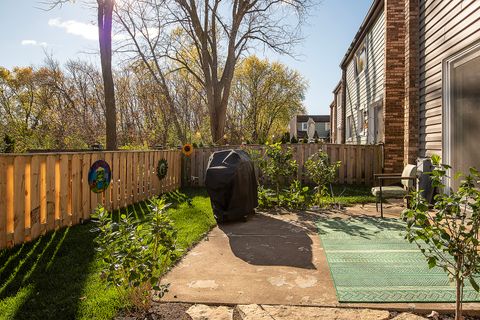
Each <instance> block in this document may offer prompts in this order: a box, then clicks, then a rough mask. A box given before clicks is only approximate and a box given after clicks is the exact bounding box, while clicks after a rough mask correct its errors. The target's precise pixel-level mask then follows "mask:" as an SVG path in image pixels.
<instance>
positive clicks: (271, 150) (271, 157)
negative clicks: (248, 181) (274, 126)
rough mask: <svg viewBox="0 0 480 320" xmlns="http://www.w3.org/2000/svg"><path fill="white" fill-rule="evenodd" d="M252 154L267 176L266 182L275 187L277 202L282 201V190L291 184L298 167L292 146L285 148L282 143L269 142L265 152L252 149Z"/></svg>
mask: <svg viewBox="0 0 480 320" xmlns="http://www.w3.org/2000/svg"><path fill="white" fill-rule="evenodd" d="M250 156H251V157H252V160H253V161H254V162H255V163H256V165H257V166H258V167H259V168H260V170H261V172H262V174H263V175H264V176H265V177H266V178H267V181H266V183H267V184H270V185H271V186H272V187H274V192H275V193H276V197H277V203H280V191H281V190H282V189H283V188H285V187H286V186H288V185H289V184H290V182H291V181H292V179H293V176H294V174H295V173H296V172H297V169H298V165H297V162H296V161H295V160H293V151H292V148H289V147H285V148H283V147H282V145H281V144H280V143H274V144H268V143H267V144H266V148H265V153H263V154H262V153H259V152H258V151H257V152H256V151H252V152H250Z"/></svg>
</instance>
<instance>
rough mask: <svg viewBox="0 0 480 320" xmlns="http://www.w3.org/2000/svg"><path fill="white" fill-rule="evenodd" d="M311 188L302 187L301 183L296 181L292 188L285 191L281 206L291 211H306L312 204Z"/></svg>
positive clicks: (291, 185)
mask: <svg viewBox="0 0 480 320" xmlns="http://www.w3.org/2000/svg"><path fill="white" fill-rule="evenodd" d="M310 198H311V195H310V188H309V187H308V186H302V184H301V183H300V181H298V180H294V181H293V182H292V183H291V184H290V187H289V188H287V189H284V192H283V194H282V196H281V203H280V206H282V207H285V208H290V209H297V210H298V209H305V208H307V207H308V206H309V204H310Z"/></svg>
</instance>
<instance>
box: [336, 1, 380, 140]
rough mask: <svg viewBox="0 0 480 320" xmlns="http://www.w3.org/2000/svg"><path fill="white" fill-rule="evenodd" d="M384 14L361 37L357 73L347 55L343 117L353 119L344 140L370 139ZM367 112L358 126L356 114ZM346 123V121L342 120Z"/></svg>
mask: <svg viewBox="0 0 480 320" xmlns="http://www.w3.org/2000/svg"><path fill="white" fill-rule="evenodd" d="M384 26H385V14H384V12H383V11H382V12H381V13H380V14H379V16H378V17H377V19H376V21H375V23H374V24H373V25H372V27H371V29H370V30H369V31H368V32H367V34H366V36H365V38H364V40H363V41H364V44H365V46H366V61H367V63H366V66H365V69H364V70H363V72H361V73H360V74H359V75H358V76H357V75H356V74H355V59H354V58H353V59H351V60H350V61H349V62H348V64H347V67H346V84H345V88H346V89H345V91H346V92H345V101H344V104H345V107H346V112H345V119H346V120H345V121H346V122H348V121H347V119H349V117H351V119H353V126H352V127H353V132H352V133H351V137H349V136H348V132H349V131H350V130H349V128H347V127H345V129H346V131H347V132H346V143H356V144H358V143H360V144H368V143H373V142H374V128H373V125H370V124H373V109H372V106H373V104H374V103H375V102H377V101H378V100H381V99H382V97H383V89H384V69H385V68H384V58H385V29H384ZM364 112H366V114H367V118H366V119H367V126H366V127H367V128H365V129H364V130H360V127H359V125H360V124H361V121H359V118H358V116H359V114H361V115H364ZM345 125H346V126H347V125H348V123H346V124H345Z"/></svg>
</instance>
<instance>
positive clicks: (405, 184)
mask: <svg viewBox="0 0 480 320" xmlns="http://www.w3.org/2000/svg"><path fill="white" fill-rule="evenodd" d="M376 180H378V181H379V184H380V185H379V186H378V187H373V188H372V194H373V195H374V196H375V198H376V201H375V206H376V208H377V212H378V202H379V201H380V216H381V217H382V218H383V199H388V198H396V199H399V198H404V197H405V196H407V195H408V194H409V192H410V191H411V190H412V189H413V188H415V187H416V180H417V167H416V166H415V165H413V164H407V165H406V166H405V168H404V169H403V172H402V173H384V174H375V175H374V181H376ZM386 180H390V181H391V180H400V181H401V183H402V186H390V185H388V186H384V181H386ZM408 206H410V201H409V198H408V197H407V207H408Z"/></svg>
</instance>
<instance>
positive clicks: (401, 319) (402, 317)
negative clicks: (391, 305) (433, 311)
mask: <svg viewBox="0 0 480 320" xmlns="http://www.w3.org/2000/svg"><path fill="white" fill-rule="evenodd" d="M425 319H428V318H424V317H420V316H417V315H416V314H411V313H406V312H404V313H400V314H399V315H398V316H396V317H395V318H393V320H425Z"/></svg>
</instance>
